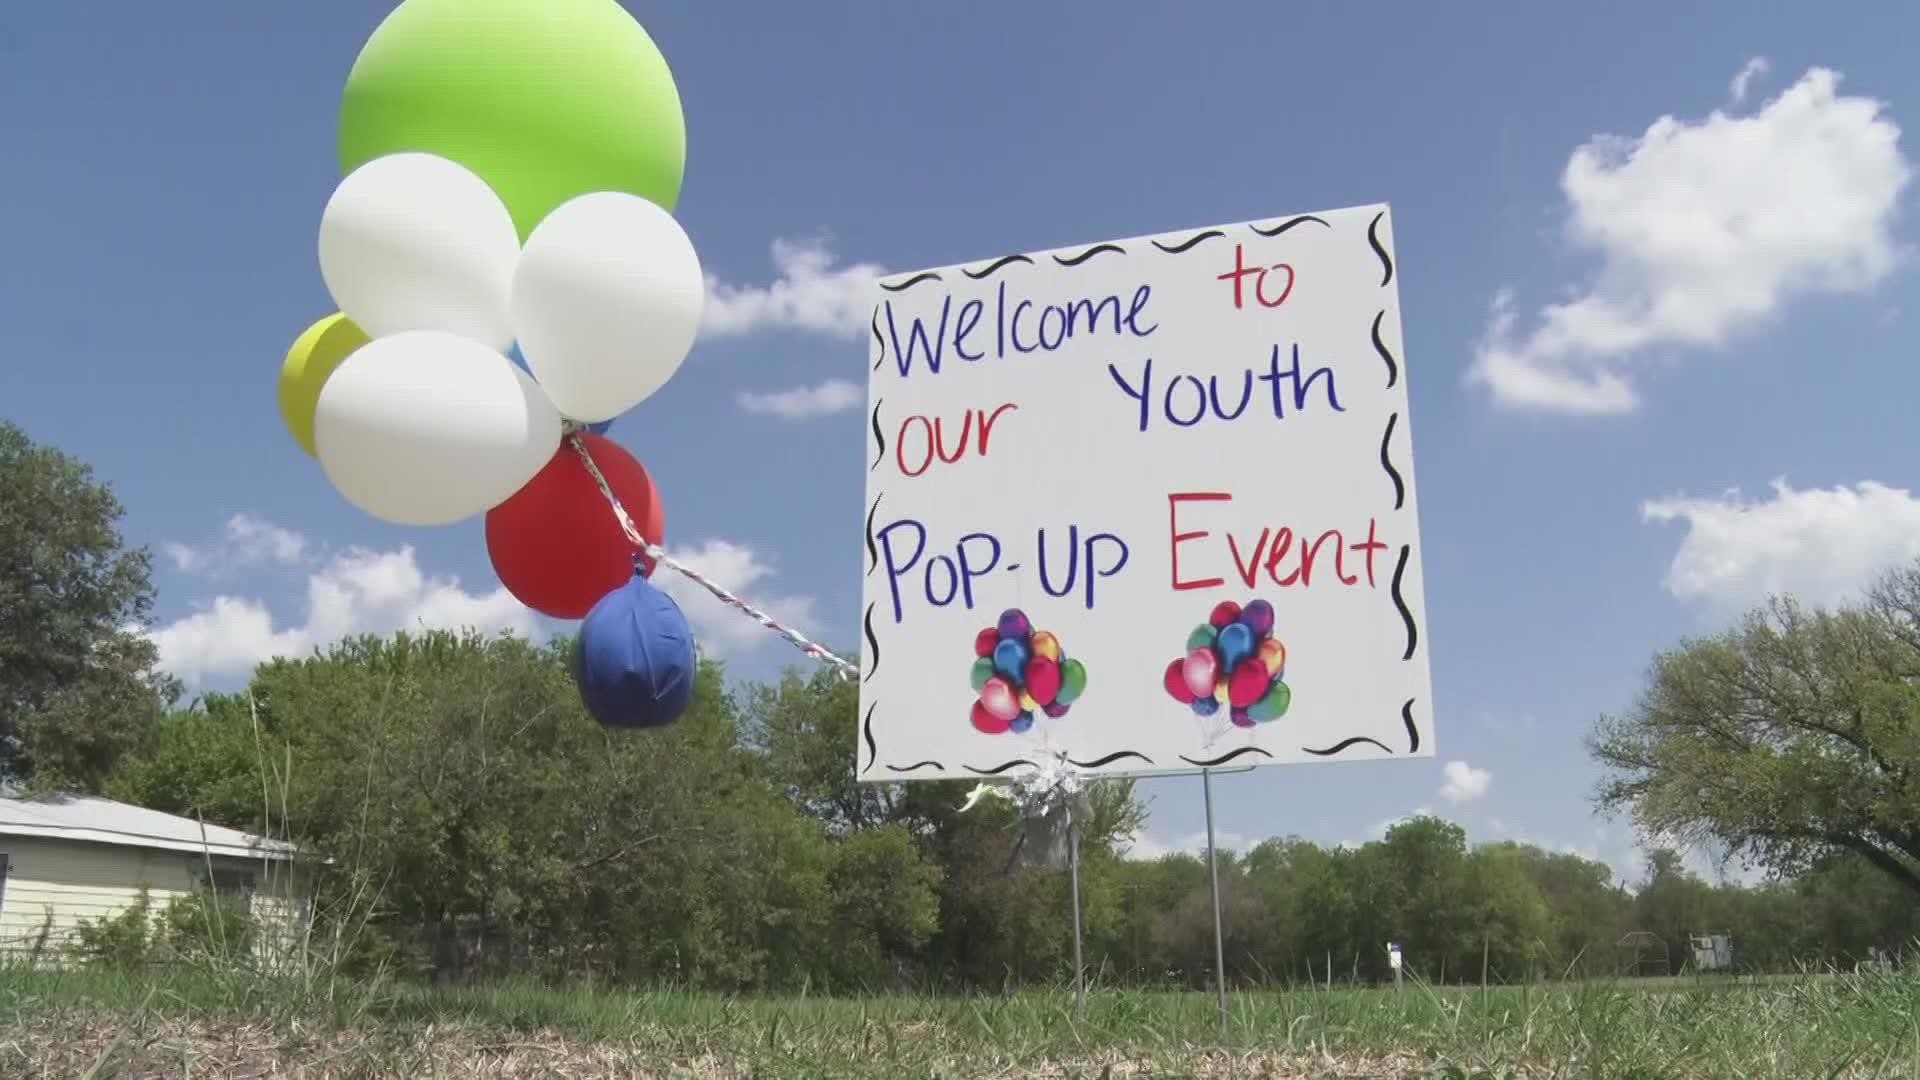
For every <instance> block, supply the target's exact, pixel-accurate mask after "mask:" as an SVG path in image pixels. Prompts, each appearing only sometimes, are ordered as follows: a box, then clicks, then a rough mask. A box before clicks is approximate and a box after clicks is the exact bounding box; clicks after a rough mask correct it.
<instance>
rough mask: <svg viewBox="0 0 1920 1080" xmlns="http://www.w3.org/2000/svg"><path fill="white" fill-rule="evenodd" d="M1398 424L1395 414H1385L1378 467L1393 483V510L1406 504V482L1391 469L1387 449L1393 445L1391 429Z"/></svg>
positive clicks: (1391, 461)
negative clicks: (1385, 425)
mask: <svg viewBox="0 0 1920 1080" xmlns="http://www.w3.org/2000/svg"><path fill="white" fill-rule="evenodd" d="M1399 422H1400V414H1399V413H1397V412H1393V413H1388V414H1387V430H1386V431H1385V432H1383V433H1381V435H1380V467H1381V468H1383V469H1385V470H1387V476H1388V478H1389V479H1391V480H1392V481H1393V508H1394V509H1395V510H1398V509H1400V508H1401V507H1403V506H1405V505H1406V504H1407V482H1406V481H1405V480H1402V479H1400V470H1399V469H1396V468H1394V467H1393V458H1392V456H1391V454H1390V453H1389V448H1390V447H1392V445H1393V428H1394V425H1396V424H1398V423H1399Z"/></svg>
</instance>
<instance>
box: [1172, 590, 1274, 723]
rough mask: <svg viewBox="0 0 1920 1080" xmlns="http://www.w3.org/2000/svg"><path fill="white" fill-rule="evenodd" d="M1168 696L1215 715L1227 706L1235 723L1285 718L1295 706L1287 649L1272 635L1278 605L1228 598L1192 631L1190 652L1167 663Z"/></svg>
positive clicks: (1201, 713) (1197, 711)
mask: <svg viewBox="0 0 1920 1080" xmlns="http://www.w3.org/2000/svg"><path fill="white" fill-rule="evenodd" d="M1164 681H1165V683H1166V688H1167V694H1168V695H1169V696H1170V697H1172V698H1173V700H1175V701H1178V702H1179V703H1180V704H1182V705H1185V706H1187V707H1188V708H1190V709H1192V710H1193V714H1194V715H1195V716H1201V717H1207V716H1213V715H1215V714H1216V713H1218V712H1219V711H1220V710H1221V709H1226V710H1227V711H1228V715H1229V716H1230V717H1231V718H1232V720H1233V723H1234V726H1235V727H1243V728H1250V727H1253V726H1254V725H1255V724H1264V723H1268V722H1271V721H1274V720H1278V719H1280V718H1281V717H1282V716H1285V715H1286V714H1287V707H1288V706H1290V705H1291V704H1293V691H1292V690H1291V689H1289V688H1288V686H1287V647H1286V645H1285V644H1283V643H1282V642H1281V641H1280V639H1279V638H1277V637H1274V636H1273V605H1272V604H1269V603H1267V602H1266V601H1265V600H1258V599H1256V600H1253V601H1250V602H1249V603H1248V604H1247V606H1246V607H1244V608H1243V607H1241V606H1240V605H1239V604H1236V603H1234V602H1233V601H1231V600H1224V601H1222V602H1221V603H1219V604H1218V605H1216V606H1215V607H1214V609H1213V612H1212V614H1211V615H1209V616H1208V618H1207V621H1206V622H1204V623H1201V624H1200V625H1199V626H1196V627H1194V628H1193V633H1191V634H1188V635H1187V653H1186V655H1185V656H1183V657H1181V658H1180V659H1178V660H1175V661H1174V662H1173V663H1171V664H1168V665H1167V673H1166V677H1165V679H1164Z"/></svg>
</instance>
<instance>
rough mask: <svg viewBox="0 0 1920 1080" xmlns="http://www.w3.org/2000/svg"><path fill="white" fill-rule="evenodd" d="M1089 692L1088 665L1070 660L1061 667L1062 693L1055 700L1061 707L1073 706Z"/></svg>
mask: <svg viewBox="0 0 1920 1080" xmlns="http://www.w3.org/2000/svg"><path fill="white" fill-rule="evenodd" d="M1086 692H1087V665H1085V664H1083V663H1081V662H1080V661H1078V660H1068V661H1066V662H1065V663H1063V664H1061V665H1060V692H1059V693H1058V694H1055V695H1054V698H1053V700H1054V701H1055V702H1057V703H1059V704H1061V705H1071V704H1073V703H1074V702H1075V701H1077V700H1079V697H1080V695H1081V694H1084V693H1086Z"/></svg>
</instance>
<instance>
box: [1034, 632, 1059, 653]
mask: <svg viewBox="0 0 1920 1080" xmlns="http://www.w3.org/2000/svg"><path fill="white" fill-rule="evenodd" d="M1032 646H1033V655H1035V656H1044V657H1046V658H1047V659H1049V660H1056V661H1057V660H1059V659H1060V639H1059V638H1056V637H1054V636H1053V635H1052V634H1049V633H1047V632H1046V631H1045V630H1041V631H1039V632H1038V633H1036V634H1034V635H1033V642H1032Z"/></svg>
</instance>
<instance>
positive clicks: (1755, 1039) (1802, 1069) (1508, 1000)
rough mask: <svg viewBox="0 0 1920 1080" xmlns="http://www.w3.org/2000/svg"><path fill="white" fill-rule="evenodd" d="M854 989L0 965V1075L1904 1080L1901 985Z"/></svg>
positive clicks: (1876, 979) (1912, 1001)
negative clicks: (723, 994)
mask: <svg viewBox="0 0 1920 1080" xmlns="http://www.w3.org/2000/svg"><path fill="white" fill-rule="evenodd" d="M1218 1019H1219V1018H1218V1014H1217V1013H1216V1012H1215V1011H1214V1003H1213V999H1212V998H1211V997H1210V996H1208V995H1204V994H1177V993H1142V992H1135V991H1096V992H1095V993H1094V994H1093V995H1092V997H1091V998H1090V1000H1089V1006H1088V1010H1087V1015H1086V1017H1085V1019H1084V1020H1076V1019H1075V1018H1074V1015H1073V1000H1072V996H1071V995H1070V994H1062V993H1031V994H1020V995H1015V996H1011V997H977V998H914V997H884V998H874V999H870V1000H864V1001H863V1000H846V999H824V998H817V997H814V998H808V997H790V998H780V999H764V1000H750V999H726V998H720V997H714V996H707V995H695V994H679V993H669V992H656V993H644V994H634V993H613V992H609V993H592V992H586V991H557V990H545V989H539V988H534V987H502V988H495V989H488V990H452V989H445V990H433V989H425V988H396V987H385V988H367V987H358V986H345V985H340V984H335V985H334V986H332V987H331V988H329V987H328V986H327V985H325V984H317V985H312V986H305V985H298V984H293V983H277V982H269V981H264V980H261V979H257V978H252V977H246V976H237V975H220V974H214V973H208V972H196V971H174V972H170V973H159V974H153V975H144V976H125V975H111V974H106V973H97V972H80V971H76V972H47V971H25V970H14V971H5V972H0V1076H6V1077H22V1078H41V1077H47V1078H51V1077H63V1078H64V1077H94V1078H102V1080H104V1078H108V1077H112V1078H131V1077H173V1078H178V1077H216V1076H217V1077H234V1076H248V1077H253V1076H308V1077H370V1076H404V1077H430V1076H445V1077H454V1076H486V1077H536V1076H538V1077H576V1076H578V1077H586V1076H594V1077H613V1076H621V1077H628V1076H660V1077H701V1078H706V1077H760V1076H766V1077H850V1078H851V1077H875V1078H878V1077H888V1078H904V1077H974V1076H979V1077H1037V1076H1047V1077H1089V1078H1093V1077H1137V1076H1153V1077H1185V1076H1194V1077H1226V1076H1233V1077H1259V1076H1272V1077H1291V1076H1313V1077H1321V1076H1339V1077H1434V1078H1454V1077H1482V1076H1485V1077H1507V1076H1514V1077H1521V1076H1526V1077H1532V1076H1565V1077H1608V1078H1634V1080H1653V1078H1665V1077H1695V1076H1700V1077H1754V1076H1767V1077H1793V1078H1811V1077H1830V1076H1845V1077H1856V1076H1858V1077H1896V1076H1897V1077H1920V978H1915V977H1912V976H1866V977H1860V976H1827V977H1808V978H1788V979H1768V980H1745V981H1735V980H1729V979H1705V980H1700V981H1694V980H1687V979H1683V980H1667V981H1663V982H1660V983H1656V984H1645V983H1628V982H1587V983H1578V984H1557V985H1552V986H1545V987H1530V988H1496V989H1493V990H1491V991H1485V992H1483V991H1480V990H1437V989H1429V988H1424V987H1416V986H1409V987H1408V988H1406V989H1405V990H1404V991H1402V992H1399V993H1395V992H1393V991H1390V990H1352V991H1342V990H1335V991H1332V992H1328V991H1324V990H1304V989H1302V990H1293V991H1267V992H1260V993H1249V994H1240V995H1236V996H1235V997H1234V998H1233V1000H1232V1015H1231V1017H1230V1020H1229V1022H1228V1025H1227V1030H1226V1032H1225V1034H1224V1036H1223V1035H1222V1034H1221V1032H1220V1030H1219V1025H1218Z"/></svg>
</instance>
